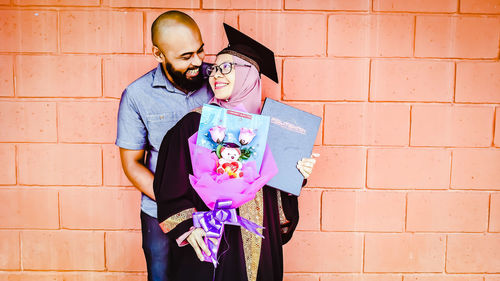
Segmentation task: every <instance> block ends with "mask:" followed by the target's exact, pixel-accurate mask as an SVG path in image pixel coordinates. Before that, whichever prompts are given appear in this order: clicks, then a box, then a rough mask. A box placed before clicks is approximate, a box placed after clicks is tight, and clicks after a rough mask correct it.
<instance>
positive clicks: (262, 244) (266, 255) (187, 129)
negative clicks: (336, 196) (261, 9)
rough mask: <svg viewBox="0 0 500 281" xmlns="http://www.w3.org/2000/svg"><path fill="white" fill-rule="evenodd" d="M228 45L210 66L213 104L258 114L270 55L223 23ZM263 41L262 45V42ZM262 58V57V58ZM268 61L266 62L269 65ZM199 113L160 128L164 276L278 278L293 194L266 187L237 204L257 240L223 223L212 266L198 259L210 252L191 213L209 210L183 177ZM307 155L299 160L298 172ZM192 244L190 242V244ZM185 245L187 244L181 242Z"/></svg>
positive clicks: (292, 217)
mask: <svg viewBox="0 0 500 281" xmlns="http://www.w3.org/2000/svg"><path fill="white" fill-rule="evenodd" d="M225 28H226V33H227V35H228V39H229V42H230V47H228V48H226V49H224V50H222V51H221V52H220V53H219V54H218V55H217V58H216V61H215V64H214V65H213V66H212V67H209V69H208V72H207V74H208V75H209V83H210V86H211V87H212V89H213V91H214V95H215V97H214V99H213V100H212V103H214V104H218V105H219V106H221V107H224V108H228V109H236V110H240V111H246V112H249V113H259V112H260V103H261V85H260V72H262V73H263V74H265V75H267V76H269V77H270V78H271V79H274V80H277V75H276V67H275V66H274V55H273V54H272V52H271V55H272V58H271V59H272V63H270V59H269V57H268V55H269V52H270V51H269V50H268V49H267V48H265V47H264V46H262V45H260V44H259V43H257V42H256V41H254V40H253V39H251V38H250V37H248V36H246V35H244V34H242V33H240V32H239V31H237V30H235V29H232V28H231V27H229V26H225ZM263 48H264V49H263ZM266 57H267V58H266ZM269 64H271V67H270V66H269ZM199 122H200V114H199V113H197V112H191V113H189V114H187V115H186V116H185V117H184V118H182V119H181V120H180V121H179V122H178V123H177V124H176V125H175V126H174V127H173V128H172V129H171V130H170V131H169V132H168V133H167V134H166V135H165V138H164V139H163V142H162V145H161V147H160V152H159V157H158V167H157V169H156V174H155V180H154V190H155V196H156V200H157V204H158V219H159V221H161V222H162V223H161V227H162V229H163V230H164V231H165V232H166V233H167V235H168V236H169V237H171V238H172V239H174V240H176V241H177V243H178V245H179V247H175V246H173V247H172V248H171V250H170V253H171V255H172V256H171V258H170V259H169V261H171V264H170V265H169V267H168V268H169V280H248V281H254V280H259V281H263V280H270V281H271V280H282V279H283V252H282V245H283V244H284V243H286V242H288V240H289V239H290V238H291V236H292V233H293V231H294V230H295V227H296V226H297V223H298V218H299V214H298V205H297V197H295V196H292V195H288V194H284V193H283V192H281V191H277V190H276V189H274V188H271V187H268V186H264V187H263V188H262V189H261V190H260V191H259V192H257V195H256V196H255V198H254V199H253V200H251V201H250V202H248V203H246V204H244V205H242V206H240V207H239V208H238V211H239V215H240V216H241V217H244V218H246V219H248V220H250V221H252V222H254V223H257V224H259V225H261V226H263V227H264V229H263V231H262V234H263V236H264V237H265V238H264V239H261V238H260V237H257V236H256V235H255V234H253V233H250V232H248V231H246V230H242V229H241V228H240V227H238V226H232V225H226V226H225V228H224V235H223V237H222V240H221V242H220V245H219V251H218V253H219V254H218V266H217V267H216V268H215V269H214V265H213V264H211V263H208V262H202V261H200V260H203V256H202V251H203V252H205V253H206V254H207V255H208V254H209V253H210V252H209V251H208V249H207V246H206V245H205V243H204V241H203V237H204V236H205V233H204V230H203V229H202V228H194V227H193V221H192V214H193V213H194V212H195V211H209V208H208V207H207V206H206V205H205V203H204V202H203V201H202V200H201V199H200V197H199V195H198V194H197V193H196V191H195V190H194V189H193V187H192V186H191V185H190V182H189V178H188V176H189V174H192V166H191V159H190V153H189V148H188V141H187V139H188V138H189V137H191V136H192V135H193V134H194V133H196V131H197V130H198V126H199ZM313 164H314V160H313V159H306V160H304V161H299V163H298V168H299V170H301V172H302V174H303V175H304V177H306V178H307V176H308V175H309V174H310V172H311V171H312V166H313ZM188 244H189V245H190V246H189V245H188ZM186 245H187V246H186Z"/></svg>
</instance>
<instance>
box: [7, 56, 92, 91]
mask: <svg viewBox="0 0 500 281" xmlns="http://www.w3.org/2000/svg"><path fill="white" fill-rule="evenodd" d="M41 69H43V71H40V70H41ZM16 72H17V77H16V79H17V82H16V85H17V88H16V95H18V96H23V97H100V96H101V95H102V94H101V60H100V59H99V58H98V57H95V56H17V57H16Z"/></svg>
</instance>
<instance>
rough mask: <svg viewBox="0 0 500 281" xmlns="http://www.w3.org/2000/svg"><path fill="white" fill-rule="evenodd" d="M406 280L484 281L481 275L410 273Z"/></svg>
mask: <svg viewBox="0 0 500 281" xmlns="http://www.w3.org/2000/svg"><path fill="white" fill-rule="evenodd" d="M404 281H483V277H482V276H479V275H472V274H469V275H462V274H460V275H447V274H413V275H411V274H408V275H405V278H404Z"/></svg>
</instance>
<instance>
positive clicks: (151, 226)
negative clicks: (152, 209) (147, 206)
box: [141, 211, 170, 281]
mask: <svg viewBox="0 0 500 281" xmlns="http://www.w3.org/2000/svg"><path fill="white" fill-rule="evenodd" d="M141 227H142V249H143V250H144V255H145V256H146V264H147V268H148V281H166V280H167V263H168V250H169V244H170V241H169V238H168V237H167V235H166V234H165V233H163V231H162V230H161V228H160V226H159V223H158V220H157V219H156V218H153V217H151V216H149V215H147V214H146V213H144V212H142V211H141Z"/></svg>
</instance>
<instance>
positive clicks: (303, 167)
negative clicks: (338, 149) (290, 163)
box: [297, 153, 319, 179]
mask: <svg viewBox="0 0 500 281" xmlns="http://www.w3.org/2000/svg"><path fill="white" fill-rule="evenodd" d="M317 157H319V154H318V153H313V154H311V158H302V159H301V160H300V161H299V162H297V169H299V171H300V173H301V174H302V176H304V178H305V179H307V178H308V177H309V176H310V175H311V173H312V170H313V168H314V164H316V159H314V158H317Z"/></svg>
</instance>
